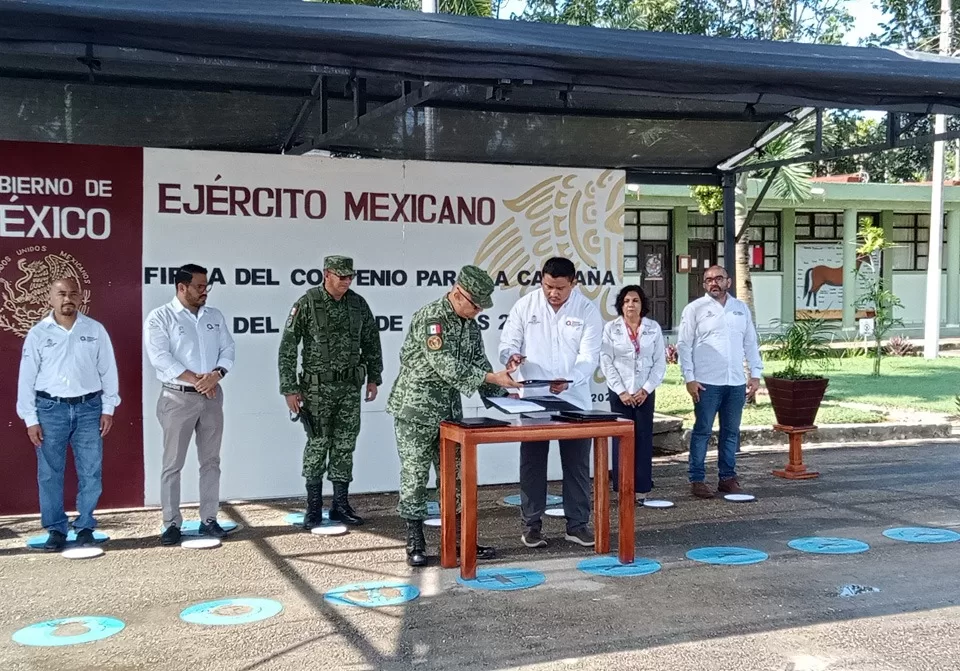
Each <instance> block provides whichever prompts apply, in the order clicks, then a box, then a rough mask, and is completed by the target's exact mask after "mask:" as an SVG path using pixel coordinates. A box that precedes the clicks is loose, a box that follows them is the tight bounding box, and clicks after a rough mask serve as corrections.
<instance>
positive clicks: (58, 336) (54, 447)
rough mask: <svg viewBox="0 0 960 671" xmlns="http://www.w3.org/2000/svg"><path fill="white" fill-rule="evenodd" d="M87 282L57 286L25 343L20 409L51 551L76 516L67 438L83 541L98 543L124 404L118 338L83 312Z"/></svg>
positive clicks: (79, 535)
mask: <svg viewBox="0 0 960 671" xmlns="http://www.w3.org/2000/svg"><path fill="white" fill-rule="evenodd" d="M80 300H81V296H80V285H79V283H78V282H77V281H76V279H74V278H72V277H68V278H63V279H59V280H57V281H56V282H54V283H53V286H51V288H50V306H51V307H52V308H53V310H52V311H51V312H50V314H49V315H47V316H46V317H44V318H43V319H42V320H41V321H40V322H39V323H38V324H36V325H35V326H34V327H33V328H31V329H30V331H29V332H28V333H27V337H26V339H25V340H24V341H23V358H22V359H21V360H20V377H19V381H18V384H17V415H19V416H20V419H22V420H23V421H24V423H25V424H26V425H27V437H28V438H29V439H30V442H31V443H33V446H34V447H35V448H36V450H37V484H38V485H39V489H40V523H41V524H42V525H43V526H44V528H45V529H47V531H48V532H49V534H48V536H47V540H46V542H45V543H44V546H43V547H44V549H45V550H47V551H50V552H56V551H59V550H62V549H63V548H64V547H65V546H66V544H67V531H68V530H69V529H68V520H67V515H66V512H65V511H64V509H63V472H64V467H65V466H66V460H67V444H68V443H69V444H70V448H71V449H72V450H73V461H74V464H75V465H76V469H77V481H78V489H77V512H78V515H77V518H76V519H75V520H74V522H73V527H74V529H76V530H77V543H78V544H79V545H92V544H93V542H94V539H93V530H94V529H95V528H96V526H97V521H96V520H95V519H94V517H93V511H94V510H95V509H96V507H97V501H99V500H100V492H101V489H102V485H101V464H102V462H103V438H104V437H105V436H106V435H107V434H108V433H109V432H110V428H111V427H112V426H113V411H114V408H116V407H117V406H118V405H120V396H119V384H118V379H117V362H116V359H115V358H114V356H113V346H112V345H111V343H110V336H108V335H107V331H106V329H104V328H103V325H102V324H100V322H98V321H95V320H93V319H90V318H89V317H87V316H86V315H84V314H82V313H81V312H80V310H79V307H80Z"/></svg>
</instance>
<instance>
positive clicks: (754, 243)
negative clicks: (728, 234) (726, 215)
mask: <svg viewBox="0 0 960 671" xmlns="http://www.w3.org/2000/svg"><path fill="white" fill-rule="evenodd" d="M688 222H689V224H690V225H689V228H688V233H687V235H688V237H689V238H690V239H691V240H711V241H713V242H714V244H716V246H717V263H718V264H720V265H724V263H723V213H722V212H714V213H713V214H700V213H699V212H691V213H690V216H689V218H688ZM747 235H748V236H749V239H750V247H751V265H750V269H751V270H752V271H755V272H777V271H779V270H780V213H779V212H757V213H756V214H755V215H753V221H751V222H750V228H749V229H748V230H747ZM754 247H759V248H760V252H757V255H756V258H754V256H753V251H752V250H753V248H754ZM761 252H762V253H761ZM754 261H756V263H754Z"/></svg>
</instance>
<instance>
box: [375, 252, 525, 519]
mask: <svg viewBox="0 0 960 671" xmlns="http://www.w3.org/2000/svg"><path fill="white" fill-rule="evenodd" d="M467 269H472V270H470V271H467ZM464 271H466V276H465V272H464ZM464 271H461V276H460V278H458V283H460V284H461V286H463V287H464V288H465V289H466V290H467V291H469V292H470V293H471V294H472V295H473V296H474V300H476V301H477V302H478V304H480V305H481V306H482V307H489V305H490V298H489V296H490V292H491V291H492V289H493V281H492V280H491V279H490V277H489V276H488V275H486V273H483V271H482V270H480V269H479V268H476V267H475V266H467V268H465V269H464ZM476 273H482V275H483V278H485V281H483V280H482V278H481V280H480V281H479V282H478V281H477V280H476V279H475V277H474V275H475V274H476ZM480 287H482V288H480ZM481 333H482V332H481V331H480V326H479V325H478V324H477V322H476V321H475V320H473V319H463V318H462V317H460V316H459V315H457V313H456V312H455V311H454V309H453V306H452V305H451V304H450V301H449V299H448V298H447V297H446V296H444V297H443V298H440V299H439V300H436V301H434V302H432V303H429V304H427V305H425V306H424V307H422V308H420V309H419V310H417V312H416V313H414V315H413V319H412V320H411V322H410V330H409V331H408V332H407V337H406V339H405V340H404V343H403V347H402V348H401V350H400V375H399V376H398V377H397V381H396V382H395V383H394V385H393V389H392V391H391V392H390V400H389V401H388V403H387V412H389V413H390V414H392V415H393V417H394V429H395V432H396V438H397V451H398V452H399V454H400V503H399V505H398V507H397V512H398V513H399V514H400V517H402V518H404V519H407V520H424V519H426V517H427V479H428V477H429V475H430V466H431V465H433V467H434V470H435V471H436V472H438V473H439V468H440V422H442V421H444V420H456V419H460V418H461V417H463V408H462V406H461V402H460V394H464V395H467V396H469V395H471V394H473V393H474V392H476V391H479V392H480V393H481V394H483V395H486V396H503V395H504V394H506V392H505V391H504V390H503V389H502V388H501V387H498V386H496V385H490V384H486V383H485V382H484V378H485V377H486V375H487V373H489V372H491V371H492V370H493V369H492V367H491V366H490V361H489V360H488V359H487V357H486V355H485V354H484V351H483V340H482V338H481ZM458 461H459V459H458ZM458 467H459V464H458ZM457 498H458V503H459V491H458V497H457Z"/></svg>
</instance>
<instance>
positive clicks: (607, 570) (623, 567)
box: [577, 555, 660, 578]
mask: <svg viewBox="0 0 960 671" xmlns="http://www.w3.org/2000/svg"><path fill="white" fill-rule="evenodd" d="M577 569H579V570H580V571H583V572H584V573H589V574H590V575H599V576H605V577H610V578H632V577H634V576H640V575H650V574H651V573H656V572H657V571H659V570H660V563H659V562H655V561H653V560H652V559H644V558H642V557H638V558H637V559H635V560H634V561H633V563H632V564H621V563H620V560H619V559H618V558H617V557H616V555H607V556H605V557H591V558H590V559H584V560H582V561H581V562H580V563H579V564H577Z"/></svg>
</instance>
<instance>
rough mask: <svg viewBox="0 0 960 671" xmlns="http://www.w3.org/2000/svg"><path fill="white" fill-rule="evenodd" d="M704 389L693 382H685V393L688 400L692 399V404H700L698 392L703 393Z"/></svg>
mask: <svg viewBox="0 0 960 671" xmlns="http://www.w3.org/2000/svg"><path fill="white" fill-rule="evenodd" d="M704 389H705V387H704V386H703V385H702V384H700V383H699V382H697V381H696V380H694V381H693V382H687V393H688V394H690V398H692V399H693V402H694V403H699V402H700V392H701V391H704Z"/></svg>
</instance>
